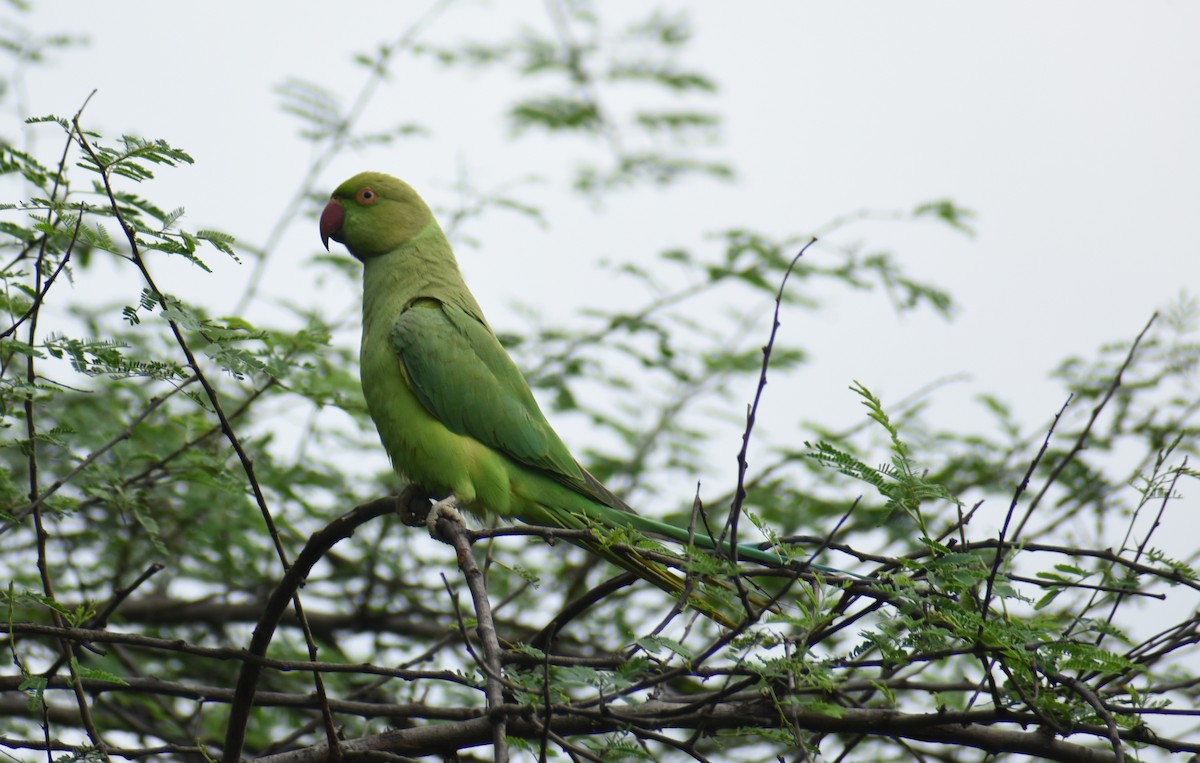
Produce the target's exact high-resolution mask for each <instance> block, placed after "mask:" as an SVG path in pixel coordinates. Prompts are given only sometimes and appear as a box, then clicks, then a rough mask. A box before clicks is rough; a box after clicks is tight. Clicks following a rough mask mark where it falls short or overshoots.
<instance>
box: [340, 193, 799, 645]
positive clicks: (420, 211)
mask: <svg viewBox="0 0 1200 763" xmlns="http://www.w3.org/2000/svg"><path fill="white" fill-rule="evenodd" d="M320 225H321V241H322V243H323V244H324V245H325V248H326V249H328V248H329V239H333V240H334V241H337V242H339V243H342V244H344V245H345V246H346V248H347V249H348V250H349V251H350V254H352V255H353V256H354V257H355V258H356V259H358V260H359V261H360V262H362V264H363V329H362V350H361V373H362V388H363V394H364V395H365V397H366V401H367V409H368V410H369V411H370V414H371V418H372V419H373V420H374V421H375V426H376V428H378V430H379V437H380V439H381V440H382V441H383V446H384V448H385V449H386V450H387V453H388V455H389V456H390V457H391V460H392V464H393V466H394V467H395V469H396V471H397V472H398V473H399V474H400V475H401V476H403V477H404V478H407V479H408V480H410V481H412V482H413V483H415V484H416V485H419V486H420V487H422V488H423V489H424V490H425V491H426V492H427V493H428V494H429V495H432V496H436V497H441V496H447V497H448V500H447V501H444V502H440V504H439V506H442V507H447V508H453V506H461V507H463V508H466V509H468V510H469V511H471V512H472V513H474V514H476V515H479V516H481V517H483V516H486V515H487V514H488V513H489V512H490V513H492V514H495V515H497V516H500V517H503V518H505V519H519V520H521V521H523V522H526V523H528V524H531V525H540V526H545V527H553V528H563V529H596V530H604V529H613V528H620V529H624V530H633V531H636V532H639V533H645V534H648V535H652V536H656V537H660V538H668V539H671V540H673V541H676V542H681V543H689V542H690V543H693V544H695V545H697V546H703V547H705V548H709V549H712V548H715V547H716V545H717V544H715V543H714V542H713V540H712V539H711V538H709V537H708V536H705V535H700V534H691V533H689V532H688V531H687V530H684V529H681V528H679V527H675V526H674V525H670V524H666V523H663V522H658V521H655V520H653V519H649V518H647V517H643V516H641V515H639V514H637V513H635V512H634V511H633V510H632V509H630V508H629V507H628V506H627V505H626V504H625V503H624V502H623V501H622V500H621V499H620V498H618V497H617V496H615V495H613V494H612V493H611V492H610V491H609V490H608V489H606V488H605V487H604V485H602V484H600V482H599V481H598V480H597V479H596V478H595V477H593V476H592V475H591V474H589V473H588V472H587V470H586V469H584V468H583V467H582V466H580V465H579V462H578V461H576V460H575V458H574V457H573V456H572V455H571V453H570V451H569V450H568V449H567V446H566V445H565V444H564V443H563V441H562V440H561V439H560V438H559V436H558V435H557V434H556V433H555V432H554V430H553V429H552V428H551V427H550V424H549V423H548V422H547V421H546V417H545V416H544V415H543V414H542V411H541V409H540V408H539V407H538V404H537V402H536V401H535V400H534V397H533V393H532V392H531V391H530V389H529V385H528V383H527V382H526V381H525V378H524V377H523V376H522V375H521V372H520V371H519V370H518V369H517V367H516V365H515V364H514V363H513V361H512V359H511V358H510V357H509V355H508V353H507V352H505V350H504V348H503V347H502V346H501V345H500V342H499V340H497V338H496V335H495V334H494V333H493V332H492V329H491V327H489V326H488V322H487V320H486V319H485V318H484V317H483V310H481V309H480V307H479V304H478V303H477V302H476V301H475V297H474V296H472V295H471V292H470V291H469V290H468V289H467V285H466V283H465V282H464V281H463V277H462V274H461V273H460V272H459V269H458V263H457V262H456V261H455V258H454V253H453V251H451V248H450V243H449V242H448V241H447V239H446V236H445V234H444V233H443V232H442V229H441V227H440V226H439V225H438V223H437V220H436V219H434V216H433V213H432V211H430V209H429V206H428V205H427V204H426V203H425V201H424V200H423V199H422V198H421V197H420V196H419V195H418V194H417V192H416V191H414V190H413V189H412V188H411V187H410V186H409V185H408V184H407V183H405V182H403V181H401V180H398V179H396V178H394V177H391V176H389V175H384V174H381V173H378V172H364V173H361V174H359V175H355V176H354V177H352V178H350V179H349V180H347V181H346V182H345V183H342V185H340V186H338V188H337V190H336V191H334V192H333V195H332V197H331V199H330V201H329V203H328V204H327V205H326V206H325V209H324V211H323V212H322V213H321V221H320ZM437 510H438V509H436V508H435V509H434V512H436V511H437ZM430 519H431V524H432V523H433V522H435V521H436V513H431V516H430ZM578 545H581V546H584V547H586V548H587V549H589V550H590V551H592V552H594V553H596V554H598V555H600V556H602V557H604V558H605V559H607V560H609V561H610V562H613V563H615V564H617V565H619V566H621V567H623V568H625V569H627V570H629V571H631V572H633V573H635V574H636V575H638V576H640V577H642V578H644V579H645V580H647V581H649V582H651V583H653V584H655V585H657V586H658V587H660V588H662V589H663V590H664V591H667V592H668V593H671V594H674V595H676V596H679V595H680V594H681V593H682V592H683V591H684V590H685V583H684V580H683V578H682V577H681V576H680V575H678V574H676V573H674V572H673V571H671V570H670V569H669V568H668V567H666V566H664V565H662V564H658V563H656V562H652V561H650V560H648V559H646V558H645V557H644V556H642V555H640V554H638V553H637V552H636V551H634V550H632V549H630V550H618V549H616V548H614V547H612V546H611V545H605V544H604V543H603V542H602V541H601V539H600V537H599V536H598V537H597V539H596V540H595V541H582V542H579V544H578ZM724 550H726V551H728V550H729V549H728V544H725V546H724ZM737 551H738V554H739V555H740V556H742V557H744V558H749V559H754V560H756V561H759V562H764V563H768V564H774V565H778V564H780V563H781V562H782V561H783V560H782V559H781V557H779V556H778V555H776V554H773V553H770V552H765V551H762V550H761V549H757V548H753V547H748V546H739V547H738V549H737ZM710 582H711V581H710ZM727 585H728V584H726V586H727ZM725 598H726V599H728V598H729V597H728V596H726V597H725ZM758 599H759V597H756V600H758ZM716 601H717V599H716V598H715V597H714V596H713V595H712V594H711V592H710V593H709V594H707V595H706V594H705V593H704V591H702V590H701V591H696V590H693V591H692V594H691V596H690V599H689V603H690V604H692V605H693V606H695V607H696V608H697V609H699V610H700V611H701V612H703V613H704V614H706V615H708V616H709V617H711V618H713V619H714V620H716V621H718V622H721V623H723V624H725V625H731V624H732V621H731V620H730V618H729V617H728V616H727V615H725V614H723V613H722V612H721V608H720V607H719V605H718V604H717V603H716ZM725 609H728V607H725Z"/></svg>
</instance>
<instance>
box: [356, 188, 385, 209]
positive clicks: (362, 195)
mask: <svg viewBox="0 0 1200 763" xmlns="http://www.w3.org/2000/svg"><path fill="white" fill-rule="evenodd" d="M356 198H357V199H358V203H359V204H362V205H363V206H364V207H369V206H371V205H372V204H374V203H375V202H376V201H378V200H379V194H377V193H375V189H374V188H372V187H371V186H366V187H364V188H363V189H362V190H361V191H359V192H358V196H357V197H356Z"/></svg>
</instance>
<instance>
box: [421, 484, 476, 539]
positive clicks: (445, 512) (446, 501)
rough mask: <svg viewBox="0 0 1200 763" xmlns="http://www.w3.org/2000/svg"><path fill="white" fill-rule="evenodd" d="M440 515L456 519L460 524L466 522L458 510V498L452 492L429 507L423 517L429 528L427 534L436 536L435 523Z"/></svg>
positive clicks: (452, 519)
mask: <svg viewBox="0 0 1200 763" xmlns="http://www.w3.org/2000/svg"><path fill="white" fill-rule="evenodd" d="M442 517H445V518H446V519H449V520H451V521H457V522H459V523H460V524H464V525H465V524H466V522H465V521H464V520H463V515H462V514H461V513H460V512H459V510H458V498H456V497H455V496H454V494H453V493H451V494H450V495H449V496H448V497H446V498H443V499H442V500H440V501H437V502H436V503H434V504H433V506H431V507H430V508H429V514H428V515H427V516H426V517H425V526H426V527H428V528H429V534H430V535H432V536H433V537H435V538H436V537H438V532H437V523H438V520H439V519H441V518H442Z"/></svg>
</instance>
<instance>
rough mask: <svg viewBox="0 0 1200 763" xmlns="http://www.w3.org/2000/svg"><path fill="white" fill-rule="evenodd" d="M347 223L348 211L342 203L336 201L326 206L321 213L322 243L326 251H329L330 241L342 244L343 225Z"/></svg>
mask: <svg viewBox="0 0 1200 763" xmlns="http://www.w3.org/2000/svg"><path fill="white" fill-rule="evenodd" d="M345 221H346V210H345V209H343V208H342V204H341V202H339V201H337V200H336V199H335V200H332V201H330V202H329V203H328V204H326V205H325V209H324V210H322V211H321V243H322V244H324V245H325V251H329V239H333V240H334V241H337V242H338V243H341V241H342V223H343V222H345Z"/></svg>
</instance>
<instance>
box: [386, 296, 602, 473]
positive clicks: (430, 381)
mask: <svg viewBox="0 0 1200 763" xmlns="http://www.w3.org/2000/svg"><path fill="white" fill-rule="evenodd" d="M392 344H393V347H394V349H395V351H396V354H397V355H399V357H400V362H401V364H402V365H403V366H404V371H405V373H406V374H408V380H409V384H410V385H411V387H412V389H413V392H414V393H416V395H417V399H419V400H420V401H421V404H422V405H424V406H425V408H426V409H427V410H428V411H429V412H430V413H432V414H433V415H434V416H436V417H437V418H438V420H440V421H441V422H442V423H443V424H445V425H446V427H447V428H448V429H450V430H451V431H452V432H455V433H456V434H461V435H468V436H470V437H473V438H475V439H476V440H478V441H479V442H481V443H483V444H484V445H487V446H488V447H489V448H492V449H493V450H496V451H498V452H500V453H503V454H505V455H506V456H508V457H510V458H512V459H513V460H515V461H518V462H520V463H522V464H526V465H527V466H532V467H534V468H537V469H540V470H542V471H545V472H548V473H549V474H551V475H553V476H554V477H555V478H556V479H558V480H559V481H561V482H563V483H564V484H566V485H567V486H568V487H571V488H572V489H575V490H579V491H580V492H583V493H585V494H589V493H590V492H591V491H589V490H588V489H587V484H586V481H585V480H584V478H583V469H582V468H581V467H580V466H579V464H577V463H576V462H575V459H574V458H572V457H571V452H570V451H569V450H567V446H566V445H565V444H564V443H563V441H562V440H561V439H559V437H558V435H557V434H555V432H554V430H553V429H552V428H551V427H550V424H549V422H547V421H546V418H545V416H543V415H542V412H541V410H540V409H539V408H538V405H537V402H536V401H535V400H534V398H533V393H532V392H530V390H529V385H528V384H527V383H526V382H525V377H523V376H522V375H521V372H520V371H518V370H517V367H516V366H515V365H514V364H513V362H512V359H511V358H509V356H508V353H507V352H505V351H504V348H503V347H502V346H501V345H500V341H499V340H498V339H496V335H495V334H493V333H492V331H491V329H489V328H488V327H487V326H485V325H484V324H482V323H481V322H480V321H479V320H478V319H477V318H475V317H474V316H472V315H470V314H469V313H467V312H466V311H465V310H463V309H462V308H461V307H458V306H457V305H453V304H448V303H445V302H439V301H437V300H433V299H423V300H420V301H419V302H417V303H416V304H414V305H412V306H411V307H410V308H409V309H407V310H405V311H404V312H403V313H401V314H400V318H399V319H398V320H397V321H396V324H395V326H394V327H393V328H392Z"/></svg>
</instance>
